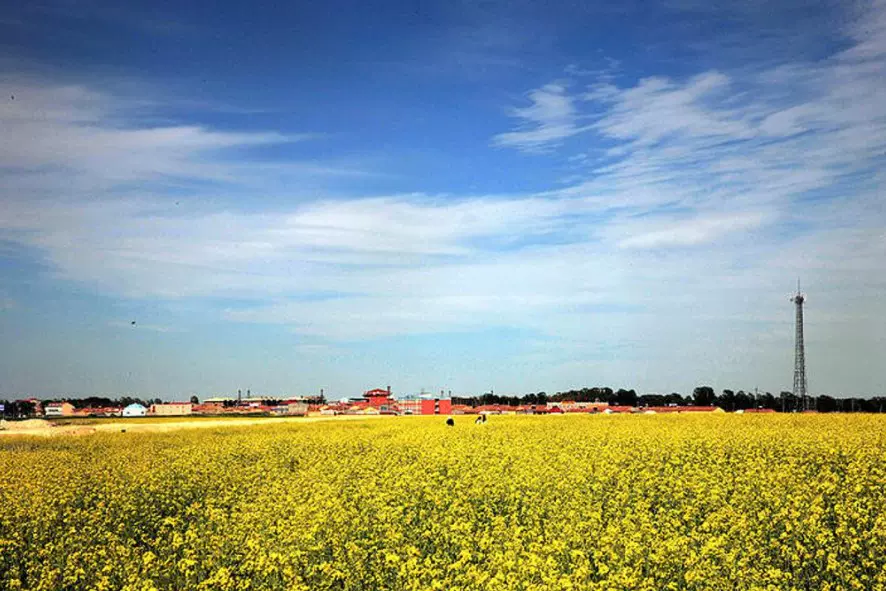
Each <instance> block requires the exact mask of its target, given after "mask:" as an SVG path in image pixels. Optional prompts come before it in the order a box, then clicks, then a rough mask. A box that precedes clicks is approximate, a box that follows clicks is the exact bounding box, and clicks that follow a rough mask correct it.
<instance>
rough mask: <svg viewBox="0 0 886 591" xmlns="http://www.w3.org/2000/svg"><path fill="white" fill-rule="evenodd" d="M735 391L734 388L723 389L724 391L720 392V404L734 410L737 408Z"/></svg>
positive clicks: (726, 408)
mask: <svg viewBox="0 0 886 591" xmlns="http://www.w3.org/2000/svg"><path fill="white" fill-rule="evenodd" d="M735 402H736V397H735V392H733V391H732V390H723V393H722V394H720V406H721V407H723V408H724V409H725V410H729V411H733V410H735Z"/></svg>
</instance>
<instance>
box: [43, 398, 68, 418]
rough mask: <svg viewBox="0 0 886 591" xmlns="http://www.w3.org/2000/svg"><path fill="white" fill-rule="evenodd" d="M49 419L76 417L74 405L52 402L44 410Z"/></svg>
mask: <svg viewBox="0 0 886 591" xmlns="http://www.w3.org/2000/svg"><path fill="white" fill-rule="evenodd" d="M43 414H44V416H47V417H70V416H73V415H74V405H73V404H71V403H70V402H50V403H48V404H47V405H46V408H44V409H43Z"/></svg>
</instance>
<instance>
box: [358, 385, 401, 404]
mask: <svg viewBox="0 0 886 591" xmlns="http://www.w3.org/2000/svg"><path fill="white" fill-rule="evenodd" d="M363 398H364V399H366V402H368V403H369V406H372V407H374V408H381V407H382V406H391V405H392V404H394V399H393V398H391V387H390V386H388V387H387V389H382V388H375V389H374V390H367V391H366V392H364V393H363Z"/></svg>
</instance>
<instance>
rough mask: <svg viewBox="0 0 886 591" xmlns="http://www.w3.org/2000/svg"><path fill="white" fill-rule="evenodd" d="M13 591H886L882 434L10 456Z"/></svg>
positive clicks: (229, 438)
mask: <svg viewBox="0 0 886 591" xmlns="http://www.w3.org/2000/svg"><path fill="white" fill-rule="evenodd" d="M0 508H2V509H0V589H34V590H58V589H66V590H74V589H97V590H101V589H107V590H118V589H120V590H127V591H136V590H138V591H150V590H157V591H160V590H172V589H207V590H209V589H219V590H235V589H236V590H239V589H244V590H245V589H268V590H272V589H273V590H277V589H279V590H309V589H310V590H315V589H319V590H323V589H329V590H332V589H342V590H381V589H392V590H393V589H398V590H399V589H404V590H416V591H418V590H425V589H428V590H430V589H441V590H443V589H445V590H469V589H487V590H491V591H493V590H501V591H504V590H511V589H523V590H543V589H562V590H568V589H591V590H607V591H608V590H613V591H614V590H620V589H643V590H649V591H657V590H661V589H673V590H678V589H691V590H702V589H711V590H715V589H716V590H721V589H747V590H755V591H764V590H765V591H769V590H781V589H785V590H794V589H830V590H837V589H859V590H861V589H884V588H886V417H881V416H879V415H777V416H773V415H766V416H750V415H743V416H742V415H731V414H726V415H640V416H637V415H631V416H614V415H613V416H587V415H584V416H547V417H531V416H530V417H521V416H508V417H505V416H501V417H498V416H494V417H491V418H490V420H489V422H488V423H486V424H485V425H474V424H473V422H472V421H471V420H470V419H469V418H465V417H462V418H459V417H456V425H455V427H447V426H446V425H444V424H443V419H442V418H440V417H402V418H398V419H395V420H388V421H349V422H340V423H339V422H335V421H330V422H317V423H310V424H298V423H297V422H292V423H289V422H287V423H285V424H274V425H259V426H252V427H242V428H240V427H231V428H225V429H205V430H182V431H176V432H169V433H98V434H95V435H90V436H85V437H79V438H51V439H40V440H37V439H32V438H25V437H22V438H7V439H3V440H0Z"/></svg>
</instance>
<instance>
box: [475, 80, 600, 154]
mask: <svg viewBox="0 0 886 591" xmlns="http://www.w3.org/2000/svg"><path fill="white" fill-rule="evenodd" d="M528 98H529V101H530V102H531V103H532V104H531V105H529V106H528V107H516V108H513V109H511V110H510V115H511V116H512V117H514V118H516V119H518V120H519V124H518V127H517V129H516V130H514V131H508V132H505V133H500V134H498V135H496V136H495V137H493V138H492V143H493V145H495V146H507V147H514V148H517V149H519V150H522V151H526V152H533V151H540V150H545V149H549V148H551V147H552V146H556V145H558V144H559V143H560V142H561V141H562V140H564V139H566V138H568V137H571V136H573V135H576V134H578V133H581V132H582V131H583V130H584V128H583V127H582V126H580V125H579V123H578V120H577V111H576V108H575V106H574V100H575V99H574V98H573V97H572V96H570V95H569V94H568V92H567V89H566V87H565V86H563V85H562V84H558V83H551V84H547V85H545V86H543V87H541V88H538V89H535V90H532V91H530V92H529V93H528Z"/></svg>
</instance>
